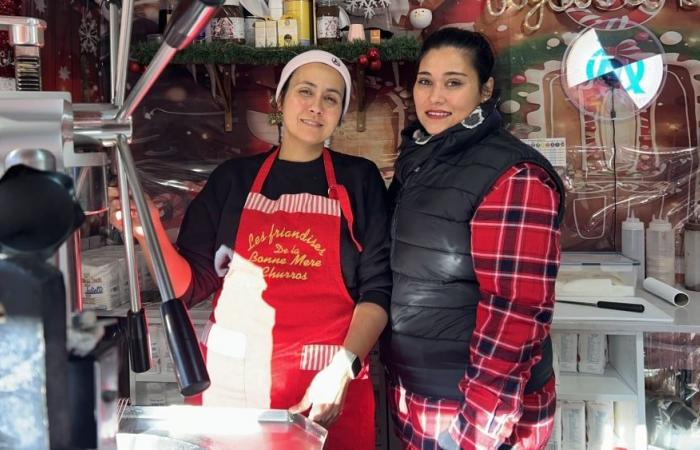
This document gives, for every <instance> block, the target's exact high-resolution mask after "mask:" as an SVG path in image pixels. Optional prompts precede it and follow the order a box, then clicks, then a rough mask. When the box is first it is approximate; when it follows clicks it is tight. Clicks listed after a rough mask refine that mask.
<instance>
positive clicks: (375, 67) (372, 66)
mask: <svg viewBox="0 0 700 450" xmlns="http://www.w3.org/2000/svg"><path fill="white" fill-rule="evenodd" d="M381 68H382V62H381V61H380V60H378V59H377V60H374V61H372V62H371V63H369V70H371V71H372V72H379V69H381Z"/></svg>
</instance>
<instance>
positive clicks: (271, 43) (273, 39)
mask: <svg viewBox="0 0 700 450" xmlns="http://www.w3.org/2000/svg"><path fill="white" fill-rule="evenodd" d="M265 47H277V21H276V20H266V21H265Z"/></svg>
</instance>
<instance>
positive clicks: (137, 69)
mask: <svg viewBox="0 0 700 450" xmlns="http://www.w3.org/2000/svg"><path fill="white" fill-rule="evenodd" d="M142 70H143V67H141V64H139V63H137V62H136V61H129V72H131V73H141V72H142Z"/></svg>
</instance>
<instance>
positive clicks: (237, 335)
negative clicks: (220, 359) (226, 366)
mask: <svg viewBox="0 0 700 450" xmlns="http://www.w3.org/2000/svg"><path fill="white" fill-rule="evenodd" d="M202 338H203V339H202V340H203V341H204V343H205V345H206V347H207V353H210V352H214V353H217V354H219V355H222V356H227V357H229V358H235V359H243V358H245V354H246V347H247V345H248V339H247V337H246V335H245V334H243V333H241V332H240V331H235V330H229V329H226V328H224V327H222V326H221V325H217V324H215V323H211V322H209V323H208V324H207V328H206V329H205V330H204V336H202Z"/></svg>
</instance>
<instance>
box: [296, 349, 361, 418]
mask: <svg viewBox="0 0 700 450" xmlns="http://www.w3.org/2000/svg"><path fill="white" fill-rule="evenodd" d="M351 374H352V369H351V368H350V367H349V366H348V365H347V363H346V362H344V361H343V360H342V358H336V357H334V358H333V360H332V361H331V363H330V364H329V365H328V366H327V367H326V368H325V369H323V370H321V371H320V372H319V373H317V374H316V376H315V377H314V379H313V380H312V381H311V384H310V385H309V387H308V388H307V389H306V393H305V394H304V398H303V399H302V400H301V402H299V403H298V404H296V405H294V406H292V407H291V408H289V412H291V413H294V414H299V413H302V412H304V411H307V410H308V409H309V408H311V411H310V412H309V419H311V420H313V421H314V422H317V423H318V424H319V425H321V426H322V427H324V428H328V427H330V426H331V425H333V423H334V422H335V421H336V420H338V417H340V415H341V414H342V413H343V404H344V403H345V394H346V393H347V391H348V386H349V384H350V381H351V380H352V376H351Z"/></svg>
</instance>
